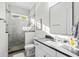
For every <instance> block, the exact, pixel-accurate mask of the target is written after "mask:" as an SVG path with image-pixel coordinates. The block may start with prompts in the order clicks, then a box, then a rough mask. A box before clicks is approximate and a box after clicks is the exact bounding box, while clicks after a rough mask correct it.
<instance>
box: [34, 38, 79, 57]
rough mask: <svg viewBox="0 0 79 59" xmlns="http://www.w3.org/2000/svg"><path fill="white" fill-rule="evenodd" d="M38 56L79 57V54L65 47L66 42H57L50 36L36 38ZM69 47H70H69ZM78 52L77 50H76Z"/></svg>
mask: <svg viewBox="0 0 79 59" xmlns="http://www.w3.org/2000/svg"><path fill="white" fill-rule="evenodd" d="M34 44H35V56H36V57H78V56H79V54H77V53H74V52H73V51H72V49H71V50H68V49H66V48H64V47H63V46H64V44H61V43H56V42H54V41H51V40H50V39H48V38H41V39H35V40H34ZM67 48H68V47H67ZM75 52H76V51H75Z"/></svg>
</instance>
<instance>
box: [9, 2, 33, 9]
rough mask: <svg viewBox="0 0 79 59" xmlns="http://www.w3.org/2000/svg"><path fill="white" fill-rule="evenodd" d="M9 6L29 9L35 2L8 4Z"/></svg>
mask: <svg viewBox="0 0 79 59" xmlns="http://www.w3.org/2000/svg"><path fill="white" fill-rule="evenodd" d="M8 4H9V5H12V6H17V7H20V8H23V9H31V8H32V7H33V5H34V4H35V2H9V3H8Z"/></svg>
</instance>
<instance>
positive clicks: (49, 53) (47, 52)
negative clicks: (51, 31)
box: [35, 41, 56, 57]
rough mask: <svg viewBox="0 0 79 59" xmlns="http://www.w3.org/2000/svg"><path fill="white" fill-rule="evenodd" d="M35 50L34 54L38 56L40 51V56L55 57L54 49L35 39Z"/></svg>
mask: <svg viewBox="0 0 79 59" xmlns="http://www.w3.org/2000/svg"><path fill="white" fill-rule="evenodd" d="M38 48H39V49H38ZM39 50H40V51H39ZM35 51H36V53H35V54H36V56H38V54H39V53H40V54H41V55H42V57H56V51H55V50H53V49H51V48H49V47H47V46H45V45H43V44H41V43H39V42H37V41H35ZM41 55H40V56H41Z"/></svg>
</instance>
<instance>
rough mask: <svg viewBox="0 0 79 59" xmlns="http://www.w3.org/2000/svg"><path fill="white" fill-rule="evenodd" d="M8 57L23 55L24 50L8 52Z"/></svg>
mask: <svg viewBox="0 0 79 59" xmlns="http://www.w3.org/2000/svg"><path fill="white" fill-rule="evenodd" d="M9 57H25V54H24V50H22V51H19V52H15V53H12V54H9Z"/></svg>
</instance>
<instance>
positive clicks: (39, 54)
mask: <svg viewBox="0 0 79 59" xmlns="http://www.w3.org/2000/svg"><path fill="white" fill-rule="evenodd" d="M35 57H51V56H50V55H49V54H48V53H46V51H44V50H42V49H41V48H38V47H36V48H35Z"/></svg>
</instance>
